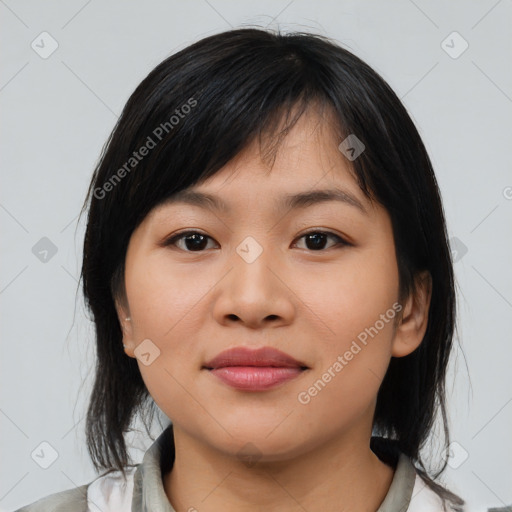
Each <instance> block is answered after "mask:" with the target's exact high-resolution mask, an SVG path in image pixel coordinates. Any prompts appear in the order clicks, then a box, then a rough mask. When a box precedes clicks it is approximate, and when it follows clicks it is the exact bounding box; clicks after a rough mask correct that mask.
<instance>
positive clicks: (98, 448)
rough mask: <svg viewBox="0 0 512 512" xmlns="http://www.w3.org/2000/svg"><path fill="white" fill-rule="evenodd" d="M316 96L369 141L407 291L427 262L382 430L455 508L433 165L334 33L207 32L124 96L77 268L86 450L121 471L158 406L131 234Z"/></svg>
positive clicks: (374, 77)
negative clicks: (134, 340) (445, 480)
mask: <svg viewBox="0 0 512 512" xmlns="http://www.w3.org/2000/svg"><path fill="white" fill-rule="evenodd" d="M313 105H317V106H321V107H322V108H324V107H326V108H328V109H329V111H330V112H332V113H333V114H334V116H335V119H336V120H337V125H336V128H337V130H338V133H337V135H338V136H339V141H340V143H341V142H342V141H343V140H345V138H346V137H348V136H349V135H355V136H356V137H357V139H359V140H360V141H361V142H362V143H363V144H364V146H365V150H364V151H363V152H362V153H361V154H360V156H359V157H358V158H356V159H355V160H353V161H351V162H350V163H351V169H352V170H353V172H354V175H355V176H356V178H357V181H358V183H359V186H360V187H361V190H362V191H363V192H364V193H365V194H366V196H367V197H368V198H370V199H371V200H374V201H378V202H379V203H380V204H381V205H383V206H384V207H385V208H386V210H387V211H388V212H389V215H390V218H391V221H392V227H393V236H394V241H395V247H396V257H397V262H398V270H399V285H400V293H401V296H406V295H407V294H408V293H410V292H412V291H414V289H415V286H416V284H415V279H416V278H417V276H418V275H419V273H420V272H421V271H424V270H426V271H428V272H429V273H430V276H431V279H432V296H431V304H430V309H429V315H428V326H427V330H426V333H425V336H424V339H423V341H422V343H421V344H420V346H419V347H418V348H417V349H416V350H415V351H414V352H412V353H411V354H409V355H407V356H405V357H400V358H394V357H393V358H391V362H390V364H389V367H388V370H387V373H386V375H385V377H384V380H383V382H382V385H381V387H380V389H379V392H378V396H377V405H376V410H375V416H374V425H373V428H374V433H375V434H378V435H379V436H382V437H384V438H386V439H388V440H389V442H390V443H393V445H394V446H396V447H398V449H399V450H400V451H401V452H403V453H404V454H406V455H407V456H409V457H410V458H411V459H412V460H413V461H414V463H415V464H416V465H417V467H418V472H419V474H420V475H421V476H422V478H423V479H424V480H425V482H427V484H428V485H429V486H430V487H431V488H433V489H435V490H436V491H437V492H438V493H439V494H440V495H441V496H442V497H443V499H447V500H448V501H450V502H451V503H452V504H453V506H455V507H458V506H460V505H462V504H463V503H464V502H463V501H462V500H461V499H460V498H459V497H458V496H456V495H455V494H453V493H451V492H450V491H448V490H447V489H445V488H444V487H440V484H438V483H437V482H435V479H436V478H437V477H438V476H439V475H440V473H441V472H442V471H443V470H444V469H445V467H446V459H447V456H448V444H449V433H448V422H447V414H446V404H445V376H446V370H447V364H448V359H449V355H450V352H451V349H452V340H453V335H454V329H455V307H456V303H455V289H454V276H453V266H452V261H451V254H450V250H449V246H448V240H447V233H446V223H445V217H444V212H443V207H442V203H441V197H440V192H439V188H438V185H437V181H436V177H435V175H434V171H433V168H432V164H431V161H430V159H429V156H428V154H427V151H426V148H425V146H424V144H423V142H422V140H421V137H420V135H419V133H418V131H417V129H416V127H415V125H414V123H413V121H412V119H411V117H410V116H409V115H408V113H407V111H406V109H405V107H404V105H403V104H402V103H401V101H400V99H399V98H398V97H397V95H396V94H395V93H394V92H393V90H392V89H391V88H390V86H389V85H388V84H387V83H386V81H385V80H384V79H383V78H382V77H381V76H380V75H379V74H378V73H377V72H375V71H374V70H373V69H372V68H371V67H370V66H368V65H367V64H366V63H365V62H363V61H362V60H361V59H360V58H358V57H357V56H355V55H354V54H353V53H351V52H350V51H348V50H347V49H345V48H343V47H341V46H340V45H339V44H338V43H336V42H335V41H333V40H331V39H330V38H327V37H325V36H321V35H317V34H312V33H304V32H293V33H284V34H283V33H280V32H279V31H276V32H273V31H270V30H262V29H259V28H240V29H234V30H230V31H226V32H222V33H218V34H215V35H212V36H209V37H206V38H203V39H201V40H199V41H197V42H195V43H193V44H191V45H190V46H188V47H186V48H184V49H182V50H181V51H179V52H177V53H176V54H174V55H171V56H170V57H168V58H167V59H165V60H164V61H163V62H161V63H160V64H159V65H158V66H156V68H155V69H153V70H152V71H151V72H150V73H149V74H148V76H147V77H146V78H145V79H144V80H143V81H142V82H141V83H140V85H139V86H138V87H137V88H136V89H135V91H134V92H133V94H132V95H131V97H130V98H129V100H128V102H127V103H126V105H125V107H124V109H123V112H122V114H121V116H120V117H119V119H118V122H117V124H116V126H115V128H114V130H113V131H112V133H111V135H110V137H109V139H108V141H107V143H106V144H105V146H104V148H103V151H102V154H101V157H100V160H99V163H98V165H97V167H96V169H95V171H94V175H93V177H92V181H91V184H90V187H89V190H88V193H87V198H86V202H85V203H84V206H83V208H82V213H83V211H84V209H85V208H86V206H87V205H89V212H88V219H87V227H86V233H85V240H84V250H83V266H82V273H81V277H82V278H83V292H84V295H85V298H86V305H87V306H88V308H89V309H90V311H91V312H92V315H93V319H94V323H95V330H96V350H97V362H96V373H95V381H94V386H93V390H92V395H91V398H90V403H89V407H88V411H87V421H86V435H87V444H88V450H89V454H90V456H91V458H92V461H93V463H94V466H95V467H96V469H101V468H110V469H118V470H120V471H122V472H123V474H124V467H125V466H127V465H128V453H127V449H126V444H125V439H124V434H125V432H127V430H128V428H129V427H130V425H131V422H132V420H133V418H134V416H135V415H136V413H137V412H144V411H146V412H147V411H149V410H153V411H154V409H155V404H154V402H153V401H152V399H151V396H150V395H149V393H148V391H147V389H146V387H145V385H144V382H143V380H142V377H141V374H140V372H139V369H138V365H137V362H136V360H135V359H133V358H131V357H126V356H125V354H124V351H123V345H122V330H121V326H120V323H119V320H118V317H117V313H116V309H115V299H116V298H119V297H122V296H123V294H124V260H125V255H126V250H127V247H128V242H129V240H130V236H131V234H132V233H133V231H134V230H135V229H136V227H137V226H138V225H139V224H140V223H141V222H142V220H143V219H144V218H145V217H146V215H147V214H148V213H149V212H150V211H151V210H152V209H153V208H155V207H156V206H158V205H159V204H161V203H162V202H163V201H165V200H166V199H168V198H169V197H170V196H171V195H173V194H174V193H176V192H178V191H180V190H183V189H184V188H187V187H189V186H192V185H194V184H196V183H199V182H200V181H202V180H204V179H206V178H208V177H210V176H212V175H213V174H215V173H216V172H217V171H218V170H219V169H220V168H222V167H223V166H224V165H225V164H226V163H228V162H229V161H230V160H231V159H232V158H234V157H235V156H236V155H237V154H238V153H239V152H240V151H241V150H242V149H244V148H245V147H247V145H248V144H249V143H251V142H252V141H253V140H255V139H256V138H257V137H259V141H260V147H262V141H263V139H264V140H265V141H266V143H265V146H264V148H265V150H266V153H265V154H266V155H267V156H268V155H270V156H271V157H272V156H275V152H276V150H277V148H278V146H279V144H280V141H281V140H282V139H283V138H284V137H285V136H286V134H287V133H288V132H289V130H290V129H291V128H292V127H293V126H294V124H295V123H296V122H297V120H298V119H299V118H300V116H301V115H302V114H303V113H304V112H305V111H306V110H307V109H309V108H311V107H312V106H313ZM282 120H284V121H285V123H284V125H282V124H281V121H282ZM264 136H265V137H264ZM144 147H145V148H147V151H142V149H141V148H144ZM142 152H144V155H142ZM438 414H440V418H441V419H442V425H443V430H444V439H445V441H444V448H445V454H446V457H445V462H444V465H443V466H442V468H441V469H440V470H439V471H438V473H437V474H436V475H435V476H433V477H431V476H429V475H428V471H427V470H426V468H425V465H424V462H423V461H422V458H421V455H420V450H421V449H422V448H423V446H424V445H425V442H426V440H427V439H428V437H429V434H430V433H431V430H432V429H433V427H434V424H435V420H436V418H437V415H438Z"/></svg>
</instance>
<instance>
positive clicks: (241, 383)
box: [204, 347, 308, 391]
mask: <svg viewBox="0 0 512 512" xmlns="http://www.w3.org/2000/svg"><path fill="white" fill-rule="evenodd" d="M204 368H205V369H207V370H209V371H210V373H212V374H213V375H215V376H216V377H218V378H219V379H221V380H222V381H223V382H225V383H226V384H228V385H230V386H232V387H234V388H237V389H241V390H246V391H263V390H266V389H269V388H272V387H274V386H277V385H278V384H281V383H283V382H286V381H288V380H290V379H293V378H295V377H297V376H298V375H300V374H301V373H302V372H303V370H305V369H307V368H308V367H307V366H306V365H305V364H304V363H301V362H300V361H297V360H296V359H294V358H293V357H291V356H289V355H288V354H285V353H284V352H281V351H280V350H277V349H274V348H272V347H262V348H259V349H249V348H247V347H235V348H232V349H229V350H225V351H223V352H221V353H220V354H218V355H217V356H216V357H214V358H213V359H211V360H210V361H208V362H207V363H205V365H204Z"/></svg>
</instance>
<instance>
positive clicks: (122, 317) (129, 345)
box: [115, 301, 135, 357]
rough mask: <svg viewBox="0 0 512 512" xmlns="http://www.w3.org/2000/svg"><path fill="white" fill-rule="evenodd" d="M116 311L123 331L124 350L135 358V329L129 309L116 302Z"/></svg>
mask: <svg viewBox="0 0 512 512" xmlns="http://www.w3.org/2000/svg"><path fill="white" fill-rule="evenodd" d="M115 304H116V310H117V317H118V319H119V323H120V325H121V331H122V333H123V340H122V341H123V349H124V351H125V353H126V354H127V355H128V356H130V357H135V356H134V353H133V350H134V347H133V327H132V323H131V320H132V319H131V317H130V316H129V315H128V313H127V311H128V308H126V307H125V306H123V305H121V304H119V303H118V302H117V301H116V303H115Z"/></svg>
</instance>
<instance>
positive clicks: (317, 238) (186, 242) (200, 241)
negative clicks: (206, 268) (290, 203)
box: [164, 231, 350, 252]
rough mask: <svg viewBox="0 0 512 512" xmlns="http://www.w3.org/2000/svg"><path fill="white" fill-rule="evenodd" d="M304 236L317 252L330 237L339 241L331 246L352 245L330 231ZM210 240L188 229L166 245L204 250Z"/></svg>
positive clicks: (186, 250) (315, 232)
mask: <svg viewBox="0 0 512 512" xmlns="http://www.w3.org/2000/svg"><path fill="white" fill-rule="evenodd" d="M302 238H304V240H305V243H306V249H309V250H311V251H317V252H318V251H322V250H323V249H325V243H326V240H327V239H329V238H331V239H334V240H336V241H337V243H335V244H333V245H331V247H333V246H336V245H341V246H345V245H350V244H349V243H348V242H346V241H345V240H344V239H343V238H341V237H340V236H338V235H336V234H334V233H331V232H329V231H309V232H308V233H304V234H303V235H302V236H300V237H299V238H298V240H300V239H302ZM208 240H213V238H211V237H210V236H208V235H205V234H204V233H201V232H200V231H186V232H184V233H178V234H177V235H175V236H173V237H172V238H170V239H169V240H167V241H166V242H165V243H164V245H165V246H169V245H173V246H176V247H178V248H179V249H182V250H184V251H185V252H202V251H203V250H204V249H207V248H208V247H207V246H208ZM180 244H181V245H180ZM328 248H329V247H328Z"/></svg>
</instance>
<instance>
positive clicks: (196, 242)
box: [185, 233, 206, 250]
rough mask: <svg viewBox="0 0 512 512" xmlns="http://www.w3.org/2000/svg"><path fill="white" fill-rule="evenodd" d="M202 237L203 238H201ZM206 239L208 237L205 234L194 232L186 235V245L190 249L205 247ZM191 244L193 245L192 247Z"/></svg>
mask: <svg viewBox="0 0 512 512" xmlns="http://www.w3.org/2000/svg"><path fill="white" fill-rule="evenodd" d="M200 237H201V238H202V240H201V239H200ZM191 240H192V242H193V243H192V244H191V243H190V241H191ZM205 240H206V237H205V236H204V235H200V234H197V233H194V234H192V235H189V236H187V237H185V245H186V246H187V249H188V250H194V249H196V250H197V249H202V248H203V247H202V246H204V241H205ZM191 245H192V247H191Z"/></svg>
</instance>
